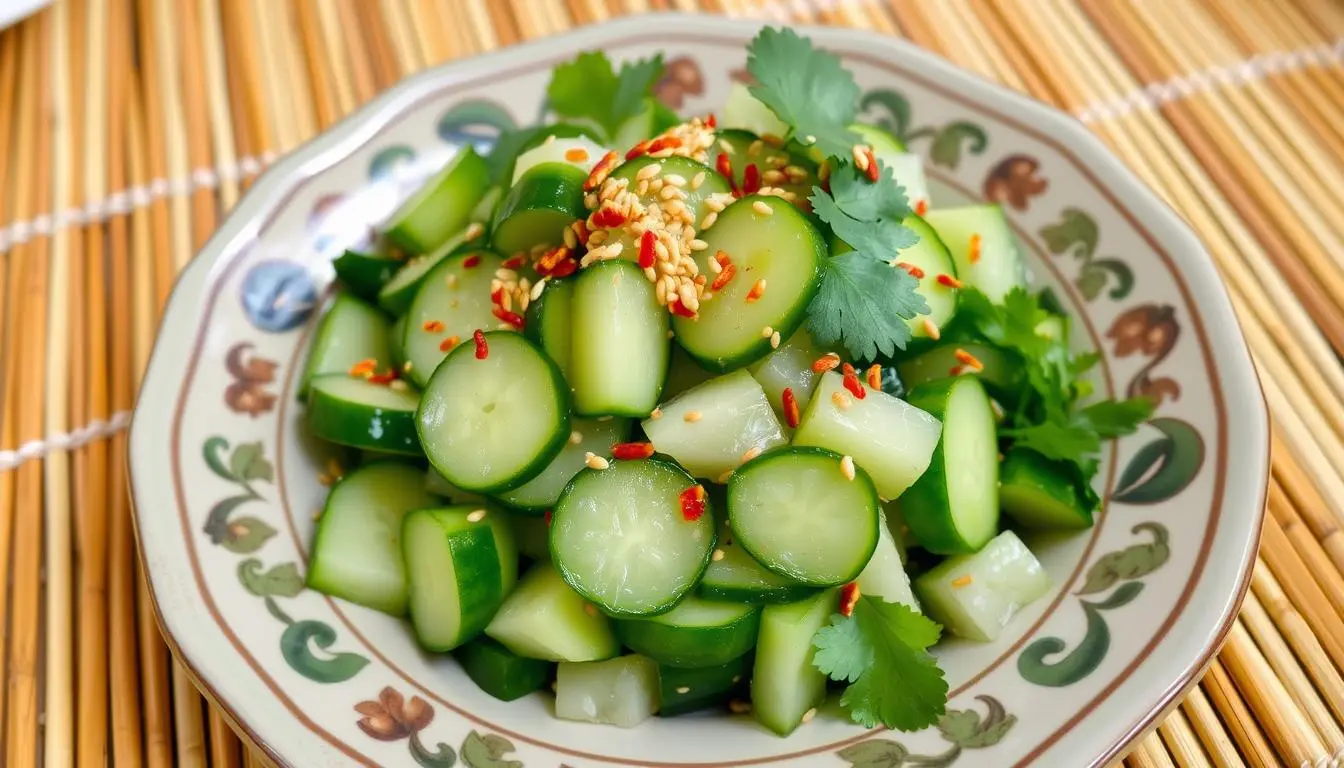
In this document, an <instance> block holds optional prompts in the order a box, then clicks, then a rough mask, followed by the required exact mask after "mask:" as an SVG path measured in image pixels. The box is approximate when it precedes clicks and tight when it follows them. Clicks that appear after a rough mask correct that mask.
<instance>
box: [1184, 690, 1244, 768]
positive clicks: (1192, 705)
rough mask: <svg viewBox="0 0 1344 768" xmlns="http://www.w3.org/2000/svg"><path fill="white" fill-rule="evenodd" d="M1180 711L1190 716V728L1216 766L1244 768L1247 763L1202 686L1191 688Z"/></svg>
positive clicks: (1216, 767) (1218, 767) (1217, 767)
mask: <svg viewBox="0 0 1344 768" xmlns="http://www.w3.org/2000/svg"><path fill="white" fill-rule="evenodd" d="M1206 680H1207V678H1206ZM1180 711H1181V712H1183V713H1184V714H1185V716H1186V717H1187V718H1188V720H1187V722H1188V723H1189V724H1190V730H1191V731H1192V732H1194V734H1195V736H1196V737H1198V739H1199V743H1200V745H1201V746H1202V747H1204V750H1205V753H1206V755H1207V756H1208V758H1209V761H1210V762H1211V763H1212V764H1213V765H1214V766H1215V768H1243V766H1245V765H1246V762H1245V761H1244V760H1242V759H1241V754H1240V753H1239V752H1237V745H1236V744H1235V743H1234V742H1233V741H1232V738H1231V737H1230V736H1228V734H1227V729H1226V728H1224V727H1223V723H1222V721H1221V720H1220V719H1219V718H1218V713H1217V712H1215V711H1214V709H1213V705H1212V704H1210V703H1209V699H1208V697H1207V696H1205V695H1204V689H1203V688H1202V687H1201V686H1198V685H1196V686H1195V687H1194V688H1191V689H1190V692H1189V693H1187V694H1186V696H1185V700H1184V701H1182V702H1181V709H1180Z"/></svg>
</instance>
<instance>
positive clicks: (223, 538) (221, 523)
mask: <svg viewBox="0 0 1344 768" xmlns="http://www.w3.org/2000/svg"><path fill="white" fill-rule="evenodd" d="M255 500H256V497H255V496H252V495H242V496H230V497H228V498H227V499H223V500H221V501H219V502H218V503H216V504H215V506H213V507H211V508H210V513H209V514H207V515H206V516H205V525H204V526H203V527H202V530H204V531H205V534H206V535H207V536H209V537H210V543H211V544H225V542H227V541H228V540H229V537H230V532H229V515H231V514H233V511H234V510H235V509H237V508H238V507H241V506H242V505H244V504H246V503H247V502H249V501H255ZM225 546H227V544H225Z"/></svg>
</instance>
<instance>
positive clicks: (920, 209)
mask: <svg viewBox="0 0 1344 768" xmlns="http://www.w3.org/2000/svg"><path fill="white" fill-rule="evenodd" d="M928 212H929V201H928V200H920V201H918V202H916V203H915V215H917V216H923V215H924V214H926V213H928Z"/></svg>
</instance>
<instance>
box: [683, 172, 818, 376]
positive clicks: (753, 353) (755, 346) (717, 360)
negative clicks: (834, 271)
mask: <svg viewBox="0 0 1344 768" xmlns="http://www.w3.org/2000/svg"><path fill="white" fill-rule="evenodd" d="M757 200H759V201H762V202H765V203H766V204H767V205H771V207H772V208H775V209H776V212H775V214H774V216H790V215H792V216H797V217H799V219H800V221H801V222H803V223H805V224H806V230H805V231H806V233H807V234H809V235H810V237H811V246H812V251H813V258H812V270H811V271H812V277H811V278H810V281H809V283H808V285H807V286H806V288H805V289H804V290H803V293H802V295H801V296H799V298H798V301H797V302H796V303H795V305H794V307H793V308H792V310H791V311H790V312H789V313H788V314H787V315H786V316H785V317H784V318H783V319H782V320H780V321H777V322H776V323H775V324H773V325H772V326H771V327H772V328H773V329H774V330H775V331H777V332H778V333H779V336H780V338H781V339H787V338H789V337H790V336H792V335H793V334H794V333H795V332H796V331H797V330H798V329H799V328H801V327H802V325H803V323H804V322H806V320H807V308H808V306H809V305H810V304H811V303H812V299H814V298H815V297H816V295H817V292H818V291H819V290H821V279H822V276H823V274H824V273H825V271H826V260H827V259H828V258H830V257H829V255H828V251H827V245H826V238H825V237H824V236H823V235H822V234H821V231H820V230H819V229H818V228H817V226H816V224H815V223H814V221H813V220H812V219H811V217H810V214H804V213H803V212H802V211H800V210H798V209H797V208H795V207H794V206H792V205H787V204H784V203H783V201H782V200H781V199H779V198H777V197H762V196H759V195H749V196H747V197H743V198H741V199H739V200H738V201H737V202H736V203H734V204H733V206H729V207H728V208H725V209H724V212H723V213H722V214H720V215H719V219H718V222H717V223H716V224H715V225H714V227H715V228H717V227H720V226H724V225H725V224H731V223H732V209H733V207H735V206H738V205H742V204H745V205H744V206H743V208H742V209H740V210H744V211H749V210H750V208H751V204H752V203H753V202H755V201H757ZM737 215H746V214H744V213H743V214H737ZM713 233H714V228H711V229H710V230H709V232H708V233H706V234H705V236H706V237H709V238H711V239H712V237H713ZM799 247H800V248H801V247H803V245H802V244H800V245H799ZM703 253H706V254H712V253H713V243H710V249H708V250H706V251H703ZM715 299H716V300H718V297H715ZM694 322H699V320H691V319H689V318H685V317H682V316H680V315H674V316H673V317H672V330H673V331H674V332H677V341H678V342H681V333H680V332H679V329H681V328H682V327H687V326H689V324H690V323H694ZM681 346H682V348H683V349H684V350H685V351H686V354H688V355H690V356H691V358H692V359H694V360H695V361H696V362H697V363H699V364H700V366H701V367H702V368H705V369H706V370H710V371H714V372H716V373H730V372H732V371H735V370H737V369H738V368H742V367H744V366H747V365H750V364H752V363H754V362H756V361H757V360H760V359H761V358H763V357H765V356H766V355H768V354H770V353H771V352H773V351H774V349H775V348H774V347H772V346H770V339H769V337H760V336H759V334H758V336H757V337H756V338H755V339H754V340H753V341H752V343H751V344H749V345H748V346H747V348H746V349H743V350H742V351H740V352H738V353H737V354H735V355H731V356H726V357H706V356H702V355H700V354H697V353H696V352H695V351H694V350H692V349H690V347H688V346H687V345H686V344H684V343H683V344H682V345H681Z"/></svg>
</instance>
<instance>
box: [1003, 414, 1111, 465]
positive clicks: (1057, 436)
mask: <svg viewBox="0 0 1344 768" xmlns="http://www.w3.org/2000/svg"><path fill="white" fill-rule="evenodd" d="M1003 434H1004V435H1006V436H1007V437H1011V438H1013V445H1015V446H1018V447H1022V448H1030V449H1031V450H1033V451H1035V452H1037V453H1039V454H1041V455H1042V456H1044V457H1046V458H1047V459H1053V460H1055V461H1074V462H1076V461H1078V460H1079V459H1082V458H1084V457H1086V456H1090V455H1091V454H1094V453H1096V452H1097V451H1100V450H1101V438H1100V437H1098V436H1097V433H1096V432H1094V431H1092V430H1090V429H1088V428H1087V427H1086V426H1083V425H1079V424H1075V423H1060V422H1058V421H1045V422H1042V423H1040V424H1031V425H1029V426H1025V427H1020V428H1016V429H1008V430H1004V432H1003Z"/></svg>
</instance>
